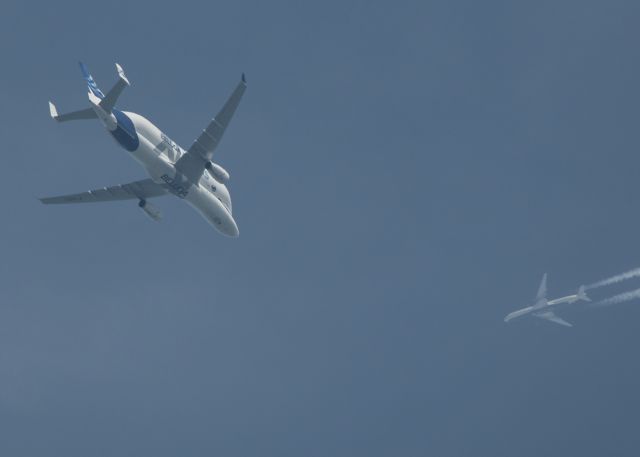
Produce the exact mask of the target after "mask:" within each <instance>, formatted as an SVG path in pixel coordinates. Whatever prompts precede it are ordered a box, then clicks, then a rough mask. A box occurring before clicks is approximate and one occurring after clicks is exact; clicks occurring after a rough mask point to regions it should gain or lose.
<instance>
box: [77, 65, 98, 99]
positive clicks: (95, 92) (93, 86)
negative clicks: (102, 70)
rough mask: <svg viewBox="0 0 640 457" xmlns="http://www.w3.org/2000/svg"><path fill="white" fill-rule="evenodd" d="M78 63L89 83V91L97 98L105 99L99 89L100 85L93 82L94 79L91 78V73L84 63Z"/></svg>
mask: <svg viewBox="0 0 640 457" xmlns="http://www.w3.org/2000/svg"><path fill="white" fill-rule="evenodd" d="M78 63H79V64H80V70H81V71H82V75H83V76H84V79H85V80H86V81H87V86H88V87H89V90H90V91H91V92H92V93H93V95H95V96H96V97H100V98H104V94H103V93H102V91H101V90H100V89H99V88H98V85H97V84H96V82H95V81H94V80H93V77H92V76H91V73H89V69H88V68H87V66H86V65H85V64H84V63H82V62H78Z"/></svg>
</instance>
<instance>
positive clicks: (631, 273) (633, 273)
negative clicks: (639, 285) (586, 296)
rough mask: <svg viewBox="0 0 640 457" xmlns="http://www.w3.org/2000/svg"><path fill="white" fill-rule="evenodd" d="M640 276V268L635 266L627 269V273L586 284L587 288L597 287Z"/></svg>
mask: <svg viewBox="0 0 640 457" xmlns="http://www.w3.org/2000/svg"><path fill="white" fill-rule="evenodd" d="M639 276H640V268H635V269H633V270H630V271H627V272H626V273H621V274H619V275H616V276H612V277H610V278H607V279H603V280H602V281H598V282H594V283H593V284H589V285H588V286H585V289H587V290H588V289H595V288H597V287H604V286H610V285H611V284H616V283H618V282H622V281H626V280H627V279H631V278H637V277H639ZM623 295H624V294H623Z"/></svg>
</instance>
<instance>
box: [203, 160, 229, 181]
mask: <svg viewBox="0 0 640 457" xmlns="http://www.w3.org/2000/svg"><path fill="white" fill-rule="evenodd" d="M204 167H205V168H206V169H207V170H209V173H211V175H212V176H213V177H214V178H215V179H216V181H218V182H222V183H224V182H227V181H229V178H230V176H229V172H228V171H227V170H225V169H224V168H222V167H221V166H220V165H218V164H217V163H213V162H207V164H206V165H205V166H204Z"/></svg>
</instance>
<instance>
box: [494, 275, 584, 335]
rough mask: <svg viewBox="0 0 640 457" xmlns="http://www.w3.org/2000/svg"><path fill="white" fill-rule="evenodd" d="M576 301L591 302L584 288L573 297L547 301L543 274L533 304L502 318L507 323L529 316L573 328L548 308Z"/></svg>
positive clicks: (568, 296) (545, 281) (581, 287)
mask: <svg viewBox="0 0 640 457" xmlns="http://www.w3.org/2000/svg"><path fill="white" fill-rule="evenodd" d="M578 300H583V301H591V299H590V298H589V297H588V296H587V293H586V290H585V286H580V287H579V288H578V292H577V293H576V294H575V295H567V296H566V297H561V298H556V299H554V300H547V274H546V273H545V274H544V276H542V282H541V283H540V287H539V288H538V294H537V295H536V301H535V303H534V304H533V305H531V306H528V307H526V308H522V309H519V310H517V311H514V312H512V313H509V314H508V315H507V316H506V317H505V318H504V321H505V322H509V321H510V320H512V319H516V318H518V317H522V316H526V315H529V314H531V315H533V316H535V317H539V318H541V319H546V320H548V321H551V322H554V323H556V324H560V325H564V326H566V327H573V325H571V324H570V323H569V322H567V321H565V320H564V319H562V318H560V317H558V316H557V315H556V314H555V313H554V312H553V311H552V310H551V309H550V307H551V306H554V305H559V304H561V303H575V302H577V301H578Z"/></svg>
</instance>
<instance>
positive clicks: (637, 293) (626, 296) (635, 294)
mask: <svg viewBox="0 0 640 457" xmlns="http://www.w3.org/2000/svg"><path fill="white" fill-rule="evenodd" d="M636 298H640V289H636V290H632V291H630V292H625V293H623V294H618V295H614V296H613V297H609V298H606V299H604V300H601V301H599V302H598V303H594V305H593V306H609V305H617V304H618V303H624V302H626V301H629V300H634V299H636Z"/></svg>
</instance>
